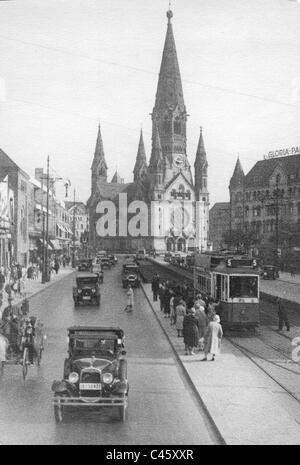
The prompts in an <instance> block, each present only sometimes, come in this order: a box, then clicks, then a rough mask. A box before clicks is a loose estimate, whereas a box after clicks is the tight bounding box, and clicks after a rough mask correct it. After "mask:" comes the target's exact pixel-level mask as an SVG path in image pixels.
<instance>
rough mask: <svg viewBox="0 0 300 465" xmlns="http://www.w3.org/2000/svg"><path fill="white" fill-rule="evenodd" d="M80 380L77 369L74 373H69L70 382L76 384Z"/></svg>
mask: <svg viewBox="0 0 300 465" xmlns="http://www.w3.org/2000/svg"><path fill="white" fill-rule="evenodd" d="M78 380H79V375H78V373H76V371H72V373H70V374H69V381H70V383H72V384H75V383H77V381H78Z"/></svg>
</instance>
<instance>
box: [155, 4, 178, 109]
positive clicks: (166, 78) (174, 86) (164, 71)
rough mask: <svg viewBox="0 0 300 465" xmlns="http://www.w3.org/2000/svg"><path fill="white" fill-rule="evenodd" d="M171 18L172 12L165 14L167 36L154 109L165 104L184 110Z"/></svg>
mask: <svg viewBox="0 0 300 465" xmlns="http://www.w3.org/2000/svg"><path fill="white" fill-rule="evenodd" d="M172 17H173V12H172V11H171V10H169V11H168V12H167V18H168V27H167V34H166V38H165V44H164V50H163V56H162V60H161V66H160V72H159V79H158V85H157V92H156V101H155V108H156V109H158V108H161V107H165V105H166V104H167V105H171V106H176V105H177V104H178V105H179V106H180V107H181V108H184V100H183V91H182V83H181V76H180V71H179V64H178V59H177V52H176V46H175V40H174V34H173V28H172V22H171V18H172Z"/></svg>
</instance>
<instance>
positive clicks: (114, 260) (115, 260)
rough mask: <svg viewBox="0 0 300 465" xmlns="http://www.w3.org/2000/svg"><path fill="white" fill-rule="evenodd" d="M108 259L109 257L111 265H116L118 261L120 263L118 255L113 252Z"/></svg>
mask: <svg viewBox="0 0 300 465" xmlns="http://www.w3.org/2000/svg"><path fill="white" fill-rule="evenodd" d="M108 259H109V261H110V263H111V265H115V264H116V263H118V258H117V257H116V255H114V254H112V253H111V254H109V255H108Z"/></svg>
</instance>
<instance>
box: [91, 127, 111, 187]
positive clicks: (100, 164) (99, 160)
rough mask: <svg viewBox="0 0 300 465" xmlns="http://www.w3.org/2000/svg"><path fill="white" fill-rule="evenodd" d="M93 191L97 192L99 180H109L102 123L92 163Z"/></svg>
mask: <svg viewBox="0 0 300 465" xmlns="http://www.w3.org/2000/svg"><path fill="white" fill-rule="evenodd" d="M91 170H92V193H93V192H95V190H96V187H97V182H98V181H102V182H103V181H104V182H106V181H107V164H106V160H105V154H104V148H103V141H102V135H101V128H100V124H99V126H98V135H97V142H96V147H95V153H94V159H93V163H92V167H91Z"/></svg>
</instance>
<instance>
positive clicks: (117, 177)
mask: <svg viewBox="0 0 300 465" xmlns="http://www.w3.org/2000/svg"><path fill="white" fill-rule="evenodd" d="M110 182H113V183H117V184H122V178H121V176H120V175H119V173H118V171H117V170H116V171H115V174H114V175H113V177H112V180H111V181H110Z"/></svg>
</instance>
